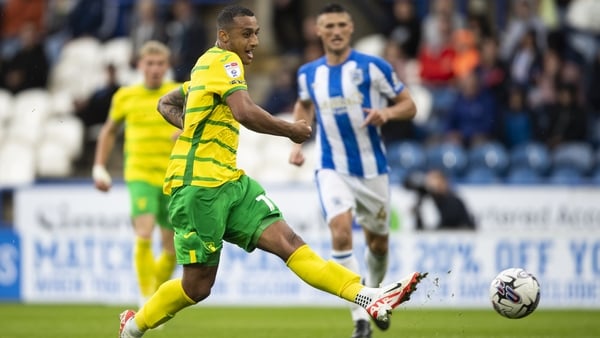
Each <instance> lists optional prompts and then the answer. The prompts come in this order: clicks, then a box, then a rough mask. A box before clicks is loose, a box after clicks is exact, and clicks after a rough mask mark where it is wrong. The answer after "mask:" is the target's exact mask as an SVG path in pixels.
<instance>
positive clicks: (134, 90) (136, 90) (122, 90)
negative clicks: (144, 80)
mask: <svg viewBox="0 0 600 338" xmlns="http://www.w3.org/2000/svg"><path fill="white" fill-rule="evenodd" d="M143 89H144V86H143V85H142V84H141V83H136V84H132V85H128V86H121V87H119V89H117V91H116V92H115V94H114V95H113V98H114V99H115V100H118V99H124V98H127V97H131V96H136V95H139V94H140V92H141V91H142V90H143Z"/></svg>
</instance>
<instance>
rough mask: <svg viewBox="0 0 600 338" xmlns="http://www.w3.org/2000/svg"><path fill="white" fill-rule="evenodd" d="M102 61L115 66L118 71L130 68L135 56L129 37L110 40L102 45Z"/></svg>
mask: <svg viewBox="0 0 600 338" xmlns="http://www.w3.org/2000/svg"><path fill="white" fill-rule="evenodd" d="M101 51H102V61H103V62H104V64H113V65H114V66H115V67H116V68H117V69H119V68H121V67H129V66H130V65H129V63H130V62H131V58H132V56H133V46H132V44H131V39H130V38H128V37H119V38H113V39H110V40H108V41H106V42H104V43H103V44H102V48H101Z"/></svg>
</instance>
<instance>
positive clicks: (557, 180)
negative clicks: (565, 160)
mask: <svg viewBox="0 0 600 338" xmlns="http://www.w3.org/2000/svg"><path fill="white" fill-rule="evenodd" d="M548 183H550V184H556V185H579V184H582V183H585V179H584V177H583V176H582V175H581V173H580V172H579V170H577V169H575V168H570V167H562V168H555V169H554V170H553V171H552V173H551V174H550V176H549V177H548Z"/></svg>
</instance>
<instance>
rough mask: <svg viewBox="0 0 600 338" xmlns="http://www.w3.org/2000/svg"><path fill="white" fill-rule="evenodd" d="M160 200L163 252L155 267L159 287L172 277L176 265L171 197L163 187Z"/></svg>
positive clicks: (158, 216)
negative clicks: (170, 213)
mask: <svg viewBox="0 0 600 338" xmlns="http://www.w3.org/2000/svg"><path fill="white" fill-rule="evenodd" d="M158 200H159V203H158V211H157V221H158V224H159V225H160V238H161V252H160V254H159V255H158V257H157V258H156V261H155V269H154V278H155V280H156V286H157V287H158V286H160V285H161V284H162V283H164V282H166V281H167V280H169V278H171V276H172V275H173V271H175V266H176V260H175V245H174V243H173V235H174V232H173V226H172V225H171V222H170V221H169V215H168V205H169V197H168V196H166V195H164V194H163V193H162V188H161V190H160V191H159V192H158Z"/></svg>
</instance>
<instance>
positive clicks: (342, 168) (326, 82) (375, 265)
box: [289, 4, 416, 338]
mask: <svg viewBox="0 0 600 338" xmlns="http://www.w3.org/2000/svg"><path fill="white" fill-rule="evenodd" d="M353 31H354V26H353V21H352V17H351V16H350V13H348V12H347V10H346V9H345V8H344V7H342V6H340V5H338V4H330V5H326V6H325V7H324V8H323V9H322V10H321V11H320V12H319V14H318V15H317V34H318V36H319V37H320V39H321V42H322V45H323V49H324V51H325V55H324V56H323V57H321V58H319V59H317V60H314V61H312V62H309V63H307V64H304V65H302V66H301V67H300V68H299V69H298V74H297V80H298V100H297V101H296V104H295V105H294V119H295V120H296V121H313V119H314V117H315V115H316V125H317V137H316V146H317V154H318V156H319V159H318V160H317V170H316V182H317V189H318V191H319V198H320V200H321V205H322V206H323V212H324V216H325V219H326V221H327V223H328V225H329V229H330V232H331V241H332V258H333V260H334V261H335V262H337V263H339V264H341V265H343V266H345V267H347V268H348V269H350V270H352V271H354V272H356V273H359V263H358V260H357V258H356V256H355V254H354V252H353V246H352V225H353V222H354V221H356V222H357V223H358V224H359V225H360V226H361V227H362V230H363V233H364V237H365V242H366V247H367V250H366V251H365V262H366V267H367V271H366V274H365V275H364V283H365V285H367V286H370V287H377V286H379V284H380V283H381V282H382V281H383V279H384V277H385V273H386V270H387V265H388V242H389V239H388V233H389V224H388V222H389V221H388V220H389V217H388V215H389V210H390V199H389V180H388V165H387V161H386V153H385V147H384V143H383V141H382V138H381V130H380V127H381V126H382V125H383V124H385V123H386V122H387V121H390V120H393V119H412V118H413V117H414V116H415V114H416V108H415V104H414V102H413V100H412V98H411V96H410V94H409V93H408V90H406V89H405V87H404V85H403V84H402V83H401V82H400V81H399V80H398V78H397V77H396V74H395V73H394V70H393V69H392V67H391V66H390V65H389V64H388V63H387V62H386V61H384V60H383V59H382V58H379V57H375V56H370V55H366V54H363V53H360V52H358V51H356V50H354V49H352V48H351V46H350V40H351V37H352V33H353ZM388 102H391V104H388ZM289 161H290V163H292V164H294V165H298V166H300V165H302V164H303V163H304V161H305V158H304V154H303V153H302V145H301V144H295V145H294V146H293V148H292V151H291V153H290V158H289ZM350 307H351V309H350V312H351V316H352V319H353V321H354V325H355V328H354V332H353V333H352V338H368V337H371V325H370V321H369V316H368V314H367V313H366V312H365V311H364V309H363V308H362V307H360V306H357V305H356V304H351V305H350ZM375 323H376V324H377V326H378V327H379V328H380V329H382V330H387V329H388V328H389V324H390V322H389V321H375Z"/></svg>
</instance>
